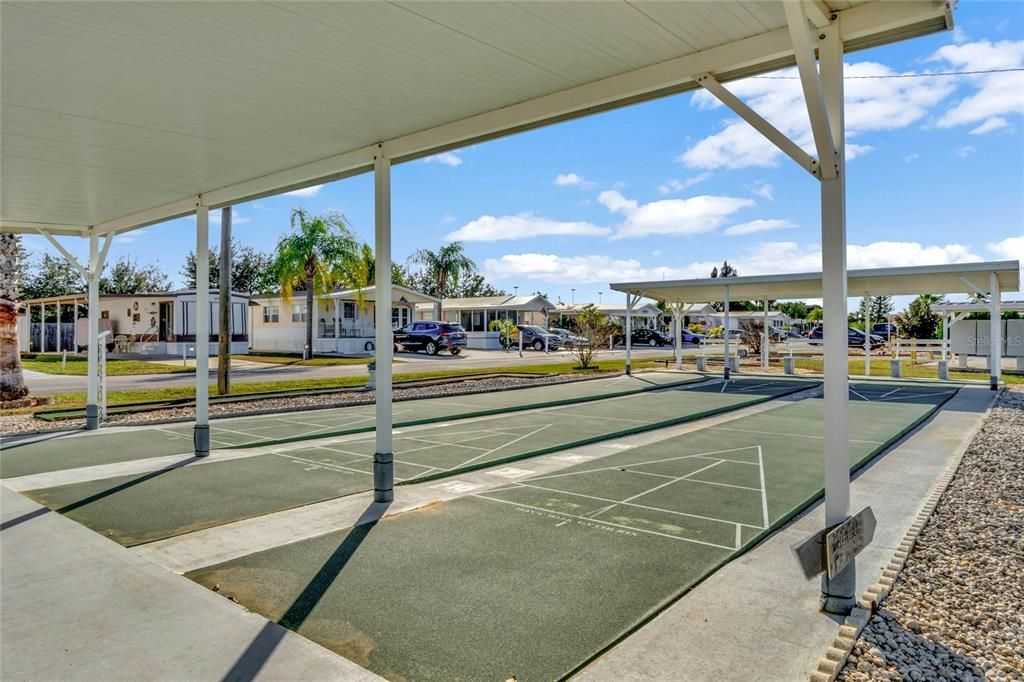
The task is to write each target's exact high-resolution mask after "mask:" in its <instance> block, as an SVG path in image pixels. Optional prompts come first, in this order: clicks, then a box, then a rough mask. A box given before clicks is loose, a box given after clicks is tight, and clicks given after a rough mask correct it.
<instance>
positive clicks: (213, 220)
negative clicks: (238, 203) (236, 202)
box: [209, 208, 252, 226]
mask: <svg viewBox="0 0 1024 682" xmlns="http://www.w3.org/2000/svg"><path fill="white" fill-rule="evenodd" d="M221 216H222V214H221V211H220V209H219V208H218V209H216V210H214V211H210V213H209V222H210V224H211V225H220V220H221ZM251 220H252V218H248V217H246V216H243V215H239V213H238V211H235V210H232V211H231V225H232V226H234V225H245V224H246V223H248V222H250V221H251Z"/></svg>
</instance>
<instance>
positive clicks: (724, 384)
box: [719, 379, 729, 393]
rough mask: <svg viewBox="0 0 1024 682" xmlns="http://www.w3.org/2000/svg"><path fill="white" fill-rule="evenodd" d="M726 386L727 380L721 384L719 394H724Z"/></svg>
mask: <svg viewBox="0 0 1024 682" xmlns="http://www.w3.org/2000/svg"><path fill="white" fill-rule="evenodd" d="M728 385H729V380H728V379H726V380H725V381H723V382H722V390H720V391H719V393H725V389H726V387H727V386H728Z"/></svg>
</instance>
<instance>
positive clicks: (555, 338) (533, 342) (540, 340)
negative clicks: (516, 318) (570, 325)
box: [517, 324, 562, 350]
mask: <svg viewBox="0 0 1024 682" xmlns="http://www.w3.org/2000/svg"><path fill="white" fill-rule="evenodd" d="M517 328H518V329H519V334H520V335H521V336H522V337H523V348H533V349H534V350H544V341H545V340H547V345H548V350H558V349H559V348H561V347H562V337H561V336H559V335H558V334H553V333H552V332H549V331H548V330H547V329H544V328H543V327H535V326H531V325H525V324H521V325H518V327H517Z"/></svg>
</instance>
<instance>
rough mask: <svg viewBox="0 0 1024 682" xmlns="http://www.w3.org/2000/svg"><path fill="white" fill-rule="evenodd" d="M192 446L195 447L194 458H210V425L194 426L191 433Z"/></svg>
mask: <svg viewBox="0 0 1024 682" xmlns="http://www.w3.org/2000/svg"><path fill="white" fill-rule="evenodd" d="M192 445H193V446H194V447H195V451H196V457H209V456H210V425H209V424H196V425H195V427H194V430H193V431H192Z"/></svg>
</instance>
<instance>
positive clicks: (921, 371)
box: [796, 357, 1024, 384]
mask: <svg viewBox="0 0 1024 682" xmlns="http://www.w3.org/2000/svg"><path fill="white" fill-rule="evenodd" d="M900 364H901V366H902V369H903V376H904V377H906V378H916V379H935V378H937V377H938V369H937V368H936V367H935V365H921V364H913V363H911V361H910V360H903V361H901V363H900ZM823 365H824V360H822V359H821V358H797V361H796V366H797V368H798V369H806V370H810V371H812V372H821V371H823ZM849 372H850V374H851V375H852V376H862V375H863V374H864V360H863V359H861V358H851V359H850V369H849ZM871 376H875V377H887V376H889V358H887V357H886V358H872V359H871ZM949 378H950V380H951V381H987V380H988V373H986V372H958V371H957V370H955V369H953V368H952V367H950V369H949ZM1002 378H1003V381H1004V382H1006V383H1008V384H1024V376H1021V375H1019V374H1006V373H1005V372H1004V373H1003V375H1002Z"/></svg>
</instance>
